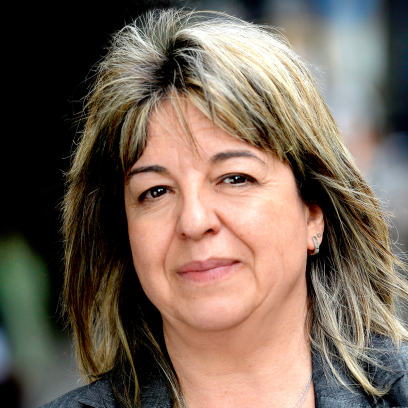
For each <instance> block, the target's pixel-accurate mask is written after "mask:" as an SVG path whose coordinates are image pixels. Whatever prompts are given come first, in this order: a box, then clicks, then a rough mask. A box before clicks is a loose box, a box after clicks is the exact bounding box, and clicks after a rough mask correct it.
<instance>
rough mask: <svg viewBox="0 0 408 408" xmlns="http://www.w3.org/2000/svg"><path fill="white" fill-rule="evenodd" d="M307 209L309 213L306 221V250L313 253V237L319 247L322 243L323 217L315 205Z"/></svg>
mask: <svg viewBox="0 0 408 408" xmlns="http://www.w3.org/2000/svg"><path fill="white" fill-rule="evenodd" d="M308 209H309V211H308V219H307V229H308V240H307V249H308V250H309V251H312V252H313V251H314V250H315V243H314V242H313V237H316V238H317V241H318V242H319V245H320V244H321V243H322V241H323V232H324V217H323V211H322V209H321V208H320V207H319V206H318V205H317V204H312V205H309V206H308ZM319 234H320V237H319Z"/></svg>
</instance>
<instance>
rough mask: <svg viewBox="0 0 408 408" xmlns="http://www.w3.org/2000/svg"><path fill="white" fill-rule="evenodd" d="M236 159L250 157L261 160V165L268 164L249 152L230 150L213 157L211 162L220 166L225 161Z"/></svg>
mask: <svg viewBox="0 0 408 408" xmlns="http://www.w3.org/2000/svg"><path fill="white" fill-rule="evenodd" d="M235 157H250V158H252V159H256V160H259V161H260V162H261V163H263V164H265V165H266V163H265V162H264V161H263V160H261V159H260V158H259V157H258V156H256V155H255V154H253V153H251V152H250V151H249V150H230V151H227V152H223V153H218V154H216V155H215V156H213V157H211V160H210V161H211V163H212V164H218V163H220V162H223V161H225V160H228V159H233V158H235Z"/></svg>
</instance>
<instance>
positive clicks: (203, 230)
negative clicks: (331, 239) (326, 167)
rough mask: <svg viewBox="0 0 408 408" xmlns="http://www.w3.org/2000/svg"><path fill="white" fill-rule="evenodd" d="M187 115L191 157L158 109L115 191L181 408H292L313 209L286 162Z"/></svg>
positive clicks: (168, 113) (299, 372)
mask: <svg viewBox="0 0 408 408" xmlns="http://www.w3.org/2000/svg"><path fill="white" fill-rule="evenodd" d="M186 112H187V117H188V119H189V123H190V127H191V130H192V134H193V136H194V139H195V142H196V146H197V149H193V148H192V147H191V142H190V141H189V139H188V137H187V136H186V135H185V134H184V132H183V130H182V128H181V126H180V124H179V121H178V120H177V115H176V114H175V112H174V111H173V110H172V107H171V105H170V104H169V103H166V104H164V105H163V107H162V108H161V110H159V111H157V112H155V113H154V114H153V115H152V117H151V121H150V124H149V127H148V134H149V138H148V142H147V146H146V149H145V151H144V152H143V154H142V156H141V157H140V158H139V160H138V161H137V162H136V163H135V164H134V165H133V166H132V169H131V172H130V175H129V177H128V178H127V180H126V183H125V207H126V214H127V220H128V231H129V239H130V245H131V249H132V256H133V261H134V265H135V269H136V271H137V274H138V277H139V280H140V282H141V285H142V287H143V289H144V291H145V293H146V295H147V296H148V297H149V299H150V300H151V301H152V303H153V304H154V305H155V306H156V307H157V308H158V310H159V311H160V312H161V315H162V317H163V327H164V335H165V340H166V346H167V349H168V352H169V356H170V358H171V360H172V363H173V366H174V368H175V370H176V373H177V375H178V377H179V381H180V384H181V388H182V391H183V395H184V396H185V399H186V401H187V404H188V406H189V408H204V407H214V406H217V407H219V408H221V407H225V408H226V407H237V406H240V407H252V406H254V407H255V406H256V407H259V406H271V407H292V406H293V405H294V404H295V403H296V401H297V399H298V397H299V396H300V394H301V392H302V390H303V387H304V385H305V383H306V381H307V378H308V377H309V375H310V373H311V353H310V345H309V343H308V340H307V335H306V334H305V330H304V327H305V319H306V313H307V286H306V276H305V271H306V261H307V251H308V250H311V251H312V250H314V243H313V240H312V237H313V236H317V235H318V233H320V234H323V228H324V225H323V214H322V211H321V209H320V208H319V207H317V206H313V207H309V206H308V205H306V204H305V203H304V202H303V201H302V199H301V197H300V195H299V193H298V190H297V187H296V181H295V178H294V175H293V172H292V170H291V168H290V167H289V166H288V165H287V164H285V163H283V162H281V161H280V160H279V159H277V158H276V157H272V156H271V155H269V154H267V153H265V152H262V151H260V150H258V149H256V148H254V147H252V146H250V145H248V144H247V143H245V142H243V141H240V140H237V139H235V138H233V137H232V136H230V135H228V134H227V133H226V132H224V131H223V130H221V129H220V128H217V127H213V125H212V124H211V122H210V121H209V120H208V119H206V118H205V116H204V115H203V114H201V113H200V112H199V111H198V109H196V108H195V107H194V106H192V105H190V104H188V103H187V107H186ZM318 240H319V242H321V238H319V239H318ZM312 389H313V387H312V388H311V390H312ZM313 406H314V396H313V392H312V391H309V393H308V396H307V400H306V401H305V404H304V407H313Z"/></svg>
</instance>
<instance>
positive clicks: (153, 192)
mask: <svg viewBox="0 0 408 408" xmlns="http://www.w3.org/2000/svg"><path fill="white" fill-rule="evenodd" d="M168 192H169V189H168V188H167V187H164V186H156V187H152V188H150V189H149V190H147V191H145V192H144V193H143V194H142V195H141V196H140V197H139V202H140V203H141V202H143V201H145V200H154V199H155V198H159V197H161V196H162V195H164V194H166V193H168Z"/></svg>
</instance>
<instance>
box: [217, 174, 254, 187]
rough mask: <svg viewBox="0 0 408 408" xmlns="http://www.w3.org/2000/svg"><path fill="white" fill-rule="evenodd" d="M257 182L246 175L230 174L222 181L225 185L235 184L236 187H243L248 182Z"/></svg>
mask: <svg viewBox="0 0 408 408" xmlns="http://www.w3.org/2000/svg"><path fill="white" fill-rule="evenodd" d="M254 181H255V180H254V179H253V178H252V177H250V176H247V175H246V174H230V175H228V176H227V177H225V178H224V179H222V182H223V183H225V184H234V185H242V184H246V183H248V182H254Z"/></svg>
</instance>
